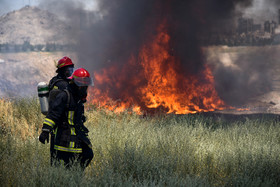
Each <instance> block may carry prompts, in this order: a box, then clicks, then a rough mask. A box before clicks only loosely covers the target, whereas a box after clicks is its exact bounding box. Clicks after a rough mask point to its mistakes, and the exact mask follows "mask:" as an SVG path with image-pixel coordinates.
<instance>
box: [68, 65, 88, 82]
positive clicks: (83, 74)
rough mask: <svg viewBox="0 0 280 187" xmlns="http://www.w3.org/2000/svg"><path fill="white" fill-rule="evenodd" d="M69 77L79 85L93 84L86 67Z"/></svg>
mask: <svg viewBox="0 0 280 187" xmlns="http://www.w3.org/2000/svg"><path fill="white" fill-rule="evenodd" d="M68 78H69V79H71V80H73V81H74V83H75V84H76V85H77V86H93V82H92V79H91V77H90V74H89V72H88V71H87V70H85V69H84V68H79V69H77V70H75V71H74V72H73V74H72V76H71V77H68Z"/></svg>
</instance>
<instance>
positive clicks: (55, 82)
mask: <svg viewBox="0 0 280 187" xmlns="http://www.w3.org/2000/svg"><path fill="white" fill-rule="evenodd" d="M68 84H69V81H68V80H67V79H66V78H65V77H63V75H60V74H57V75H56V76H54V77H53V78H52V79H51V80H50V82H49V105H52V102H53V100H55V98H56V96H57V94H58V93H60V90H64V89H66V87H67V86H68Z"/></svg>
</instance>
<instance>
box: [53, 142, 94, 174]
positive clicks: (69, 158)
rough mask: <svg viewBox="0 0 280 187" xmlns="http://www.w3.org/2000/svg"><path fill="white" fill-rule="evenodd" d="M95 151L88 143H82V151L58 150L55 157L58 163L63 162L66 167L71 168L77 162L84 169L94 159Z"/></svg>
mask: <svg viewBox="0 0 280 187" xmlns="http://www.w3.org/2000/svg"><path fill="white" fill-rule="evenodd" d="M93 156H94V154H93V151H92V149H91V148H89V147H88V146H87V145H86V144H84V143H83V144H82V153H71V152H65V151H56V154H55V159H56V161H57V163H61V161H63V164H64V166H65V167H66V168H71V167H72V166H73V165H74V164H75V163H78V164H79V165H80V166H81V168H82V169H83V170H84V169H85V168H86V167H87V166H88V165H89V164H90V162H91V160H92V159H93Z"/></svg>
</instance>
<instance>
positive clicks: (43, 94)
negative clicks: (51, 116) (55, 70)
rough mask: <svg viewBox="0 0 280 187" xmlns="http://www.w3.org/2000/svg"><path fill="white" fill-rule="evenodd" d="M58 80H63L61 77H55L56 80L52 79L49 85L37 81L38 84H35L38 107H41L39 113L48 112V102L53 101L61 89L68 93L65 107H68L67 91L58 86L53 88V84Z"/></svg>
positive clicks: (45, 113)
mask: <svg viewBox="0 0 280 187" xmlns="http://www.w3.org/2000/svg"><path fill="white" fill-rule="evenodd" d="M59 81H64V80H63V79H57V80H56V81H54V82H53V83H52V84H50V85H48V84H47V83H45V82H39V84H38V86H37V90H38V96H39V101H40V107H41V113H42V114H44V115H47V114H48V111H49V103H50V102H51V101H53V100H54V99H55V98H56V96H57V95H58V94H59V93H60V92H62V91H65V92H66V93H67V95H68V100H67V107H69V103H70V94H69V91H68V90H66V89H64V90H60V89H58V88H54V87H55V84H56V83H57V82H59Z"/></svg>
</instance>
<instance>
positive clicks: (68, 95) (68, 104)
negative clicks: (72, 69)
mask: <svg viewBox="0 0 280 187" xmlns="http://www.w3.org/2000/svg"><path fill="white" fill-rule="evenodd" d="M64 91H65V92H66V93H67V104H66V107H67V108H69V106H70V99H71V96H70V93H69V91H68V90H67V89H64Z"/></svg>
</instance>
